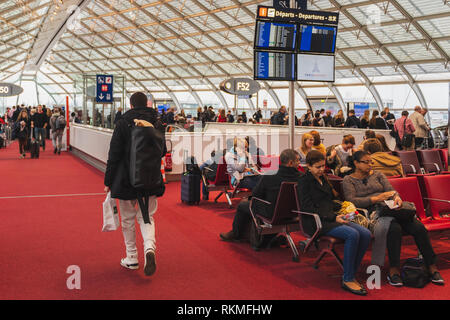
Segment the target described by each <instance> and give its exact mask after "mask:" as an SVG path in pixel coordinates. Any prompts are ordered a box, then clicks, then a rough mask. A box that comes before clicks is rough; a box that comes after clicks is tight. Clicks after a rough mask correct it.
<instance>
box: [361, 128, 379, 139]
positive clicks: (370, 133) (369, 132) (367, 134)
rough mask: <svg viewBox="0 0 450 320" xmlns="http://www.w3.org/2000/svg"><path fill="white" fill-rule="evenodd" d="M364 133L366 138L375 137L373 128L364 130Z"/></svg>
mask: <svg viewBox="0 0 450 320" xmlns="http://www.w3.org/2000/svg"><path fill="white" fill-rule="evenodd" d="M364 135H365V136H366V139H375V138H376V133H375V131H373V130H366V132H365V133H364Z"/></svg>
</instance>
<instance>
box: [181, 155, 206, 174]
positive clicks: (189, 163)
mask: <svg viewBox="0 0 450 320" xmlns="http://www.w3.org/2000/svg"><path fill="white" fill-rule="evenodd" d="M185 166H186V173H188V174H194V175H198V176H201V175H202V171H201V170H200V167H199V166H198V164H197V160H196V159H195V157H194V156H191V157H188V158H187V159H186V161H185Z"/></svg>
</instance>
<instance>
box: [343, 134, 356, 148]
mask: <svg viewBox="0 0 450 320" xmlns="http://www.w3.org/2000/svg"><path fill="white" fill-rule="evenodd" d="M342 143H343V144H349V143H351V144H352V145H355V137H353V136H352V135H351V134H347V135H345V136H344V138H342Z"/></svg>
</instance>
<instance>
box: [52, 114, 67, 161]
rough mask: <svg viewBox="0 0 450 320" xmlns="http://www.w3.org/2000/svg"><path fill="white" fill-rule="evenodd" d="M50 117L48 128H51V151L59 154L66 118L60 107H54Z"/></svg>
mask: <svg viewBox="0 0 450 320" xmlns="http://www.w3.org/2000/svg"><path fill="white" fill-rule="evenodd" d="M54 110H55V111H54V113H53V114H52V117H51V118H50V121H49V122H50V128H51V129H52V133H51V135H52V142H53V148H54V150H53V153H54V154H56V153H58V154H59V155H60V154H61V148H62V137H63V135H64V129H65V128H66V118H65V117H64V113H63V112H62V110H61V109H60V108H55V109H54Z"/></svg>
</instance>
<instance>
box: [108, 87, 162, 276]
mask: <svg viewBox="0 0 450 320" xmlns="http://www.w3.org/2000/svg"><path fill="white" fill-rule="evenodd" d="M130 106H131V109H130V110H129V111H127V112H126V113H124V114H123V115H122V118H121V119H120V120H119V121H117V123H116V127H115V129H114V132H113V136H112V138H111V143H110V148H109V153H108V161H107V164H106V172H105V181H104V184H105V192H111V197H112V198H113V199H119V208H120V215H121V219H122V232H123V237H124V241H125V247H126V257H125V258H123V259H122V260H121V261H120V265H121V266H122V267H124V268H127V269H132V270H137V269H139V261H138V252H137V248H136V232H135V219H137V221H138V223H139V226H140V229H141V234H142V238H143V240H144V252H145V266H144V273H145V275H147V276H151V275H152V274H154V273H155V271H156V257H155V251H156V239H155V221H154V218H153V216H154V214H155V212H156V209H157V197H161V196H162V195H163V194H164V191H165V186H164V181H163V177H162V174H161V159H162V158H163V157H164V156H165V154H166V144H165V133H164V126H163V124H162V123H161V121H160V120H159V119H158V112H157V111H155V110H154V109H152V108H149V107H147V96H146V95H145V94H144V93H142V92H136V93H134V94H133V95H132V96H131V98H130ZM141 127H143V128H141ZM138 203H139V208H136V205H137V204H138Z"/></svg>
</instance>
